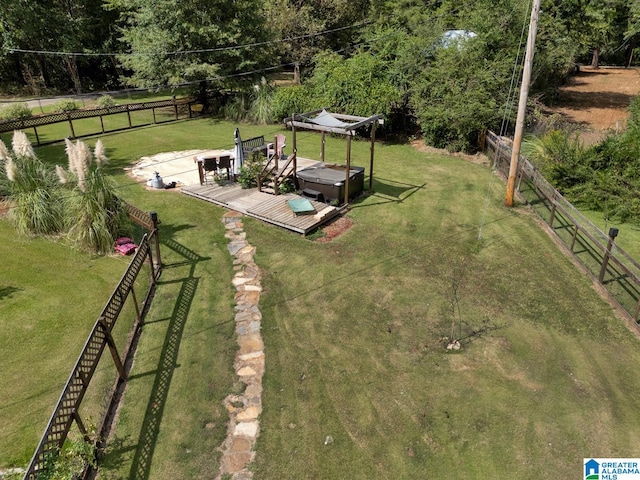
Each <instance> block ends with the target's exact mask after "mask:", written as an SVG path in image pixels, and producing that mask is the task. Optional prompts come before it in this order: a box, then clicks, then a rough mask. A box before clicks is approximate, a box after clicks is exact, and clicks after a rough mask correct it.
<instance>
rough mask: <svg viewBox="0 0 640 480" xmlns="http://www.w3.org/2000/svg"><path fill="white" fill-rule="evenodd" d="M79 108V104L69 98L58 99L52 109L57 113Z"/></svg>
mask: <svg viewBox="0 0 640 480" xmlns="http://www.w3.org/2000/svg"><path fill="white" fill-rule="evenodd" d="M79 108H80V106H79V105H78V102H76V101H75V100H73V99H71V98H68V99H64V100H60V101H58V102H56V104H55V105H54V106H53V109H54V110H55V111H56V112H58V113H63V112H73V111H74V110H78V109H79Z"/></svg>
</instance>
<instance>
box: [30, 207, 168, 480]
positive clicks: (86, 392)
mask: <svg viewBox="0 0 640 480" xmlns="http://www.w3.org/2000/svg"><path fill="white" fill-rule="evenodd" d="M126 206H127V209H128V213H129V217H130V218H131V219H132V220H133V221H134V222H135V223H137V224H138V225H140V226H142V227H143V228H144V229H146V230H147V233H145V235H144V237H143V239H142V241H141V242H140V245H139V247H138V249H137V251H136V253H135V254H134V256H133V258H132V259H131V262H130V264H129V266H128V268H127V270H126V271H125V273H124V275H123V276H122V278H121V279H120V282H119V283H118V285H117V286H116V288H115V290H114V291H113V293H112V295H111V297H110V298H109V300H108V301H107V304H106V306H105V307H104V310H103V311H102V313H101V314H100V316H99V317H98V320H97V321H96V322H95V324H94V326H93V329H92V330H91V333H90V334H89V337H88V338H87V341H86V343H85V345H84V347H83V349H82V352H81V353H80V356H79V357H78V360H77V361H76V364H75V367H74V368H73V370H72V371H71V375H70V376H69V380H68V381H67V383H66V385H65V387H64V389H63V390H62V394H61V395H60V399H59V400H58V404H57V405H56V407H55V408H54V410H53V414H52V415H51V419H50V420H49V423H48V425H47V427H46V429H45V431H44V434H43V435H42V439H41V440H40V443H39V445H38V447H37V449H36V451H35V453H34V454H33V457H32V459H31V462H30V464H29V467H28V468H27V470H26V472H25V475H24V479H25V480H34V479H37V478H38V476H39V475H40V474H41V473H43V472H46V471H47V469H48V468H49V467H50V466H51V463H52V462H53V461H54V460H55V458H56V456H57V455H58V453H59V452H60V451H61V449H62V447H63V445H64V443H65V440H66V439H67V436H68V435H69V433H70V431H71V429H72V426H73V425H75V426H76V427H77V430H78V431H79V433H80V434H81V435H82V436H84V438H85V441H90V438H89V431H88V428H87V424H86V416H84V413H85V410H82V411H81V407H85V406H86V405H83V404H82V401H83V399H84V398H85V397H88V403H90V404H91V403H92V402H93V404H92V405H89V408H87V409H86V411H88V412H94V413H95V412H96V410H97V408H96V403H99V402H100V401H101V400H102V397H103V395H104V394H103V393H102V392H95V391H94V392H93V394H91V386H92V384H91V379H92V378H93V375H94V373H95V372H96V370H97V369H98V365H99V364H100V369H101V370H110V371H111V372H114V374H113V377H115V380H114V383H113V386H112V387H111V391H110V393H109V394H108V395H107V397H106V398H107V402H108V404H107V405H104V406H102V408H101V409H102V412H101V414H102V419H101V421H100V426H99V428H97V432H98V436H97V439H96V445H94V447H96V448H100V447H101V446H102V443H101V442H102V439H105V438H106V437H107V434H108V431H109V429H110V428H111V424H112V422H113V418H114V415H115V411H116V407H117V404H118V402H119V401H120V398H121V396H122V392H123V391H124V387H125V385H126V381H127V377H128V373H129V370H130V367H131V362H132V358H133V354H134V351H135V346H136V345H137V341H138V337H139V335H140V332H141V329H142V326H143V323H144V317H145V315H146V312H147V310H148V308H149V305H150V302H151V299H152V298H153V293H154V291H155V285H156V280H157V278H158V277H159V275H160V272H161V269H162V263H161V259H160V254H159V253H160V249H159V231H158V224H159V222H158V218H157V215H156V214H155V212H151V213H146V212H143V211H142V210H140V209H138V208H136V207H134V206H132V205H129V204H126ZM145 265H148V268H145ZM142 272H148V273H149V278H148V282H147V285H146V291H145V292H144V296H143V300H142V302H139V301H138V297H137V295H136V292H135V290H134V284H136V283H138V284H140V283H144V282H141V281H140V280H139V278H138V277H139V275H140V274H141V273H142ZM127 299H131V301H130V302H128V306H129V308H128V309H127V308H126V307H127ZM131 303H132V305H131ZM123 313H129V314H131V313H133V317H134V318H133V322H132V326H131V327H130V328H129V329H127V330H128V331H126V330H125V331H124V332H122V333H124V334H122V333H121V334H119V335H117V336H116V335H114V328H115V327H116V326H117V321H118V319H119V318H120V317H121V316H123ZM120 323H122V322H120ZM118 337H119V338H118ZM118 339H120V340H121V341H120V342H118ZM118 343H120V344H124V347H123V349H122V351H123V355H122V356H120V354H119V352H118V348H119V345H118ZM105 348H108V349H109V351H110V353H111V357H112V361H111V362H108V361H103V362H101V357H102V353H103V351H104V350H105ZM104 360H108V359H106V358H105V359H104ZM109 363H110V364H111V368H110V369H109ZM90 394H91V395H90ZM83 417H84V418H83ZM88 467H89V465H85V471H84V473H86V472H87V470H88Z"/></svg>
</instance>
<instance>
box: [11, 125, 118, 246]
mask: <svg viewBox="0 0 640 480" xmlns="http://www.w3.org/2000/svg"><path fill="white" fill-rule="evenodd" d="M0 143H1V142H0ZM12 149H13V153H11V152H9V151H8V149H7V148H6V146H5V145H4V144H1V145H0V162H2V163H4V169H3V171H4V175H0V188H2V181H3V179H6V183H7V184H8V188H7V191H8V198H9V201H10V202H11V204H12V208H11V209H10V212H11V214H12V216H13V218H14V219H15V222H16V227H17V229H18V231H20V232H21V233H28V234H32V235H52V234H60V233H65V234H66V238H67V239H68V240H69V241H70V242H71V243H73V244H74V245H76V246H78V247H79V248H81V249H83V250H86V251H90V252H93V253H98V254H104V253H108V252H111V251H112V249H113V244H114V241H115V239H116V238H117V237H118V236H119V234H121V233H125V232H124V230H125V226H126V225H127V224H128V222H127V214H126V211H125V208H124V206H123V205H122V204H121V202H120V201H119V200H118V198H117V197H116V195H115V193H114V187H113V185H112V184H111V183H110V182H109V179H108V178H106V177H105V176H104V174H103V172H102V170H101V168H100V167H101V166H102V165H104V164H105V163H107V157H106V154H105V149H104V146H103V145H102V142H100V141H98V142H97V144H96V149H95V153H94V154H93V155H92V153H91V150H90V149H89V147H88V146H87V145H86V144H85V143H84V142H81V141H77V142H75V143H73V142H71V140H69V139H67V140H66V153H67V161H68V163H67V165H68V168H67V169H65V168H64V167H63V166H62V165H56V166H55V169H54V168H52V167H51V166H49V165H45V164H44V163H42V162H41V161H40V160H39V159H38V158H37V157H36V155H35V153H34V151H33V148H32V147H31V144H30V143H29V140H28V138H27V136H26V135H25V134H24V133H23V132H15V133H14V137H13V142H12ZM94 155H95V161H94Z"/></svg>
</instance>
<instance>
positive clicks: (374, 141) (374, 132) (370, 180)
mask: <svg viewBox="0 0 640 480" xmlns="http://www.w3.org/2000/svg"><path fill="white" fill-rule="evenodd" d="M377 123H378V122H373V123H372V124H371V158H370V160H369V192H373V151H374V146H375V143H376V124H377Z"/></svg>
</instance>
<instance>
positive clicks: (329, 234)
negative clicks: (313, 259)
mask: <svg viewBox="0 0 640 480" xmlns="http://www.w3.org/2000/svg"><path fill="white" fill-rule="evenodd" d="M352 226H353V222H352V221H351V220H350V219H348V218H347V217H340V218H338V219H337V220H334V221H332V222H331V223H328V224H327V225H325V226H324V227H322V236H321V237H320V238H318V240H316V241H317V242H320V243H325V242H330V241H332V240H333V239H334V238H337V237H339V236H340V235H342V234H343V233H344V232H346V231H347V230H349V229H350V228H351V227H352Z"/></svg>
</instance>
